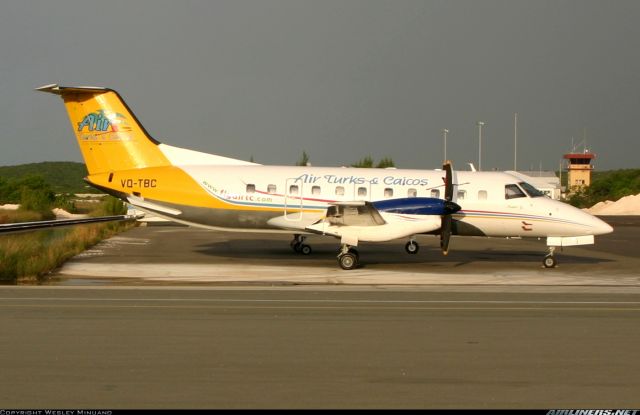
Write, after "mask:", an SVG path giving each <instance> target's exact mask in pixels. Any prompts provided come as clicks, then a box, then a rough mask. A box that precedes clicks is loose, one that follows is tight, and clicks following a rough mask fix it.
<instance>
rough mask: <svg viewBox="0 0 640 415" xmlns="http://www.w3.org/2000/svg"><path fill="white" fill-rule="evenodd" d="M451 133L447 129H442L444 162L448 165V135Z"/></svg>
mask: <svg viewBox="0 0 640 415" xmlns="http://www.w3.org/2000/svg"><path fill="white" fill-rule="evenodd" d="M448 132H449V130H447V129H446V128H443V129H442V135H443V136H444V162H445V163H446V161H447V133H448Z"/></svg>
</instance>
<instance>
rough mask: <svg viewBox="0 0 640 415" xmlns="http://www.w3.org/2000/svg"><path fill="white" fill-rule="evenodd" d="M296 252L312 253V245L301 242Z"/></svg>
mask: <svg viewBox="0 0 640 415" xmlns="http://www.w3.org/2000/svg"><path fill="white" fill-rule="evenodd" d="M296 252H299V253H301V254H302V255H311V247H310V246H309V245H307V244H300V246H299V247H298V249H296Z"/></svg>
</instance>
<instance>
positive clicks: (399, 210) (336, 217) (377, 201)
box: [36, 84, 613, 270]
mask: <svg viewBox="0 0 640 415" xmlns="http://www.w3.org/2000/svg"><path fill="white" fill-rule="evenodd" d="M36 90H37V91H42V92H48V93H52V94H56V95H59V96H61V97H62V99H63V101H64V104H65V107H66V109H67V113H68V115H69V119H70V121H71V127H72V129H73V131H74V132H75V135H76V139H77V142H78V145H79V147H80V151H81V153H82V156H83V158H84V161H85V163H86V166H87V170H88V173H89V174H88V176H87V177H86V178H85V181H86V182H87V183H89V184H90V185H91V186H93V187H95V188H97V189H99V190H101V191H104V192H105V193H108V194H111V195H113V196H116V197H118V198H120V199H121V200H123V201H124V202H126V203H129V204H131V205H133V206H134V207H135V208H136V209H140V210H142V211H145V212H149V213H151V214H153V215H155V216H159V217H161V218H164V219H168V220H171V221H174V222H178V223H182V224H186V225H189V226H195V227H201V228H206V229H211V230H222V231H237V232H256V233H260V232H265V233H289V234H293V239H292V241H291V243H290V245H291V248H293V250H294V251H295V252H298V253H300V254H303V255H309V254H311V252H312V248H311V246H310V245H308V244H306V243H305V239H306V237H307V236H309V235H314V234H315V235H323V236H330V237H332V238H336V239H338V240H339V245H340V248H339V251H338V255H337V260H338V264H339V266H340V267H341V268H342V269H344V270H351V269H354V268H357V267H358V266H359V265H360V261H359V253H358V250H357V247H358V245H359V244H360V243H361V242H383V241H391V240H398V239H405V240H407V242H406V244H405V250H406V252H407V253H408V254H416V253H417V252H418V250H419V245H418V243H417V241H416V240H415V238H416V235H423V234H427V235H435V236H439V237H440V248H441V250H442V252H443V254H445V255H446V254H447V253H448V252H449V243H450V240H451V236H452V235H456V236H472V237H506V238H539V239H540V238H546V242H547V246H548V250H547V254H546V255H545V256H544V259H543V266H544V267H545V268H553V267H555V266H556V264H557V260H556V258H555V255H554V253H555V249H556V247H564V246H574V245H585V244H593V243H594V237H595V236H596V235H603V234H607V233H610V232H612V231H613V228H612V227H611V226H609V225H608V224H607V223H605V222H604V221H602V220H601V219H599V218H596V217H595V216H592V215H590V214H588V213H586V212H584V211H582V210H580V209H577V208H575V207H573V206H570V205H568V204H565V203H562V202H560V201H556V200H552V199H550V198H548V197H547V196H545V195H544V194H543V193H541V192H540V191H539V190H537V189H536V188H534V187H533V186H532V185H530V184H528V183H526V182H524V181H523V180H522V179H521V178H518V177H516V176H514V175H511V174H508V173H505V172H484V171H455V170H453V168H452V164H451V162H449V161H446V162H445V163H444V165H443V168H442V169H436V170H414V169H411V170H409V169H395V168H391V169H362V168H349V167H311V166H265V165H261V164H257V163H253V162H248V161H243V160H237V159H233V158H228V157H223V156H220V155H215V154H207V153H203V152H198V151H194V150H189V149H184V148H179V147H174V146H171V145H168V144H164V143H161V142H159V141H157V140H155V139H154V138H153V137H151V136H150V135H149V133H148V132H147V131H146V130H145V129H144V127H143V126H142V124H141V123H140V122H139V121H138V119H137V118H136V117H135V115H134V114H133V112H132V111H131V110H130V108H129V107H128V105H127V104H126V103H125V101H124V100H123V99H122V97H121V96H120V94H119V93H118V92H116V91H115V90H113V89H109V88H102V87H91V86H78V87H65V86H59V85H57V84H51V85H46V86H42V87H40V88H37V89H36Z"/></svg>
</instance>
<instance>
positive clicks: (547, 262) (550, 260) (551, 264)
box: [542, 246, 558, 268]
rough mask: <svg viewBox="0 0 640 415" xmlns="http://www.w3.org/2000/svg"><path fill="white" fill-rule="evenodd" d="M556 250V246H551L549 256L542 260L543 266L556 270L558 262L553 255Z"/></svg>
mask: <svg viewBox="0 0 640 415" xmlns="http://www.w3.org/2000/svg"><path fill="white" fill-rule="evenodd" d="M555 250H556V247H555V246H550V247H549V250H548V251H547V255H546V256H545V257H544V259H543V260H542V266H543V267H545V268H555V267H556V265H558V261H556V257H555V256H554V255H553V254H554V252H555Z"/></svg>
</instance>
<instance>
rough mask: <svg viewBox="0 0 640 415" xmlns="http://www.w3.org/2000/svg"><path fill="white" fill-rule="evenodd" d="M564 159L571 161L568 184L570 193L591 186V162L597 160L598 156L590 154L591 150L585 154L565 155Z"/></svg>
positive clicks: (585, 151)
mask: <svg viewBox="0 0 640 415" xmlns="http://www.w3.org/2000/svg"><path fill="white" fill-rule="evenodd" d="M564 158H565V159H567V160H569V167H568V170H569V178H568V182H567V188H568V189H569V191H570V192H571V191H575V190H579V189H581V188H583V187H588V186H590V185H591V170H593V164H591V160H593V159H595V158H596V155H595V154H593V153H590V152H589V150H584V152H583V153H568V154H565V155H564Z"/></svg>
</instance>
